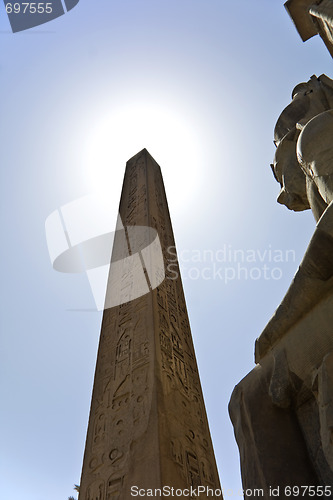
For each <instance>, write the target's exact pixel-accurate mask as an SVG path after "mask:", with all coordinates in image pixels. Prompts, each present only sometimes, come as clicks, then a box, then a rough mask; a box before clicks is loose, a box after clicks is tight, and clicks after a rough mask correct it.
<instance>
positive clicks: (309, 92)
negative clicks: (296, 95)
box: [304, 89, 313, 95]
mask: <svg viewBox="0 0 333 500" xmlns="http://www.w3.org/2000/svg"><path fill="white" fill-rule="evenodd" d="M311 92H313V90H312V89H311V90H307V91H306V92H304V95H308V94H311Z"/></svg>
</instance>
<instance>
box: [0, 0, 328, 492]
mask: <svg viewBox="0 0 333 500" xmlns="http://www.w3.org/2000/svg"><path fill="white" fill-rule="evenodd" d="M0 43H1V52H0V54H1V55H0V74H1V89H2V99H1V101H0V114H1V124H0V126H1V164H2V165H1V176H2V182H1V186H2V193H1V224H2V245H1V254H2V263H3V265H2V280H1V281H2V293H1V298H2V301H1V306H2V307H1V312H2V313H1V368H0V374H1V401H2V404H1V429H2V438H1V443H2V444H1V451H0V454H1V471H2V476H3V480H2V486H1V491H2V496H3V498H6V500H21V499H22V498H24V500H42V499H43V500H44V499H45V498H47V499H48V500H60V499H65V500H67V497H68V496H69V495H71V494H72V493H73V492H72V487H73V484H74V483H78V482H79V481H80V473H81V465H82V457H83V450H84V442H85V434H86V425H87V419H88V414H89V406H90V397H91V388H92V382H93V374H94V367H95V361H96V350H97V343H98V337H99V328H100V321H101V313H99V312H92V311H90V312H82V311H81V312H78V311H76V312H75V311H73V309H84V308H85V309H92V308H93V307H94V301H93V296H92V294H91V291H90V289H89V284H88V281H87V278H86V276H84V275H71V274H61V273H57V272H55V271H54V270H53V269H52V266H51V263H50V259H49V255H48V250H47V245H46V239H45V230H44V225H45V220H46V218H47V217H48V216H49V215H50V213H52V212H53V211H54V210H56V209H58V208H59V207H61V206H63V205H64V204H66V203H69V202H71V201H73V200H75V199H77V198H79V197H82V196H84V195H87V194H90V193H91V192H93V191H95V190H97V189H100V187H101V185H102V186H104V187H105V186H107V192H108V194H109V196H110V198H111V199H112V200H114V207H115V210H117V206H118V202H119V197H120V189H121V180H122V177H123V172H124V168H125V163H126V160H127V159H129V158H130V157H131V156H132V155H134V154H135V153H136V152H138V151H139V150H140V149H142V148H143V147H146V148H147V149H148V150H149V151H150V153H151V154H152V155H153V156H154V157H155V159H156V161H157V162H158V163H159V164H160V165H161V168H162V173H163V176H164V179H165V187H166V192H167V197H168V200H169V208H170V212H171V217H172V222H173V228H174V232H175V237H176V244H177V248H178V252H179V253H180V255H183V260H182V259H181V262H180V264H181V268H182V270H183V278H184V280H183V282H184V289H185V295H186V299H187V306H188V311H189V316H190V322H191V326H192V335H193V338H194V343H195V347H196V355H197V360H198V364H199V370H200V375H201V382H202V386H203V391H204V395H205V403H206V409H207V413H208V418H209V421H210V429H211V434H212V438H213V442H214V448H215V454H216V459H217V464H218V468H219V473H220V479H221V483H222V486H223V488H224V489H225V490H227V492H229V493H228V494H227V495H226V498H228V497H230V496H231V495H230V493H231V492H233V494H234V496H236V494H237V492H238V491H239V489H240V487H241V483H240V473H239V459H238V450H237V447H236V443H235V440H234V436H233V429H232V426H231V424H230V421H229V417H228V413H227V404H228V401H229V398H230V395H231V392H232V390H233V387H234V386H235V385H236V384H237V383H238V382H239V381H240V379H241V378H242V377H243V376H244V375H245V374H246V373H248V372H249V371H250V370H251V369H252V368H253V366H254V362H253V347H254V341H255V338H256V337H257V336H258V335H259V334H260V332H261V331H262V329H263V327H264V326H265V324H266V323H267V321H268V320H269V318H270V316H271V315H272V313H273V312H274V310H275V309H276V307H277V306H278V304H279V302H280V300H281V299H282V297H283V295H284V293H285V292H286V290H287V288H288V285H289V283H290V281H291V279H292V276H293V275H294V273H295V271H296V269H297V267H298V265H299V263H300V261H301V259H302V256H303V254H304V251H305V249H306V247H307V244H308V241H309V239H310V237H311V234H312V232H313V229H314V225H315V223H314V219H313V217H312V215H311V214H310V213H309V212H303V213H292V212H289V211H288V210H287V209H286V208H285V207H282V206H280V205H278V204H277V203H276V196H277V194H278V185H277V183H276V182H275V181H274V179H273V176H272V174H271V171H270V168H269V163H270V162H271V161H272V158H273V155H274V145H273V142H272V138H273V128H274V124H275V121H276V119H277V117H278V115H279V114H280V112H281V110H282V109H283V107H284V106H286V105H287V104H288V102H289V101H290V95H291V91H292V88H293V87H294V86H295V85H296V84H297V83H299V82H301V81H306V80H307V79H308V78H309V77H310V76H311V75H313V74H316V75H317V76H319V75H320V74H322V73H326V74H328V76H332V75H331V74H330V72H331V71H332V61H331V58H330V56H329V54H328V52H327V50H326V49H325V47H324V45H323V43H322V42H321V40H320V39H318V37H316V38H314V39H312V40H310V41H308V42H306V43H305V44H303V43H302V42H301V40H300V38H299V35H298V33H297V32H296V30H295V28H294V26H293V24H292V22H291V20H290V19H289V17H288V14H287V13H286V11H285V9H284V7H283V4H282V2H277V1H275V2H271V1H264V0H255V1H254V2H248V1H245V0H240V1H238V2H227V1H224V0H214V1H213V0H208V1H207V0H206V1H205V2H204V1H202V0H191V1H188V0H177V1H174V0H168V1H166V0H158V1H156V0H154V1H149V0H140V1H139V0H132V1H128V0H122V2H115V1H113V0H95V1H88V0H80V2H79V4H78V5H77V6H76V7H75V8H74V9H73V10H72V11H71V12H69V13H68V14H66V15H64V16H62V17H60V18H58V19H56V20H54V21H52V22H50V23H48V24H45V25H43V26H40V27H38V28H35V29H33V30H29V31H26V32H21V33H16V34H13V33H11V31H10V25H9V22H8V19H7V16H6V13H5V9H4V6H3V5H0ZM223 248H229V249H231V250H241V251H243V252H247V251H248V250H254V251H255V252H257V253H256V255H257V258H256V259H257V260H256V262H254V263H246V265H245V268H246V270H245V271H243V272H242V273H241V274H240V276H239V277H238V276H235V278H234V279H232V280H230V281H229V282H228V283H225V280H223V279H221V278H219V275H215V276H214V273H213V272H212V270H213V267H214V264H215V265H217V266H220V267H221V266H222V267H223V269H224V272H225V267H231V268H234V269H236V267H237V265H238V264H239V260H238V261H237V262H235V261H231V262H230V261H229V262H227V263H222V264H221V263H219V262H217V261H216V255H218V252H219V251H221V249H223ZM205 250H208V251H210V252H211V254H213V255H214V256H215V257H214V258H213V261H214V262H211V261H208V262H207V261H206V262H199V263H198V262H193V255H194V252H197V254H196V255H198V254H200V255H203V254H204V251H205ZM265 250H266V257H265V258H264V263H265V264H266V265H267V266H269V267H270V269H271V270H272V269H273V268H275V267H278V268H279V271H278V272H276V273H278V274H275V277H276V276H279V278H278V279H274V278H273V277H272V275H268V278H267V276H266V278H265V277H264V275H263V273H261V274H258V272H257V274H256V272H254V271H252V275H251V276H252V277H251V276H250V272H251V270H253V267H256V268H261V266H262V262H261V261H260V257H259V255H261V256H262V255H263V252H265ZM269 250H270V251H272V252H277V251H279V252H282V254H280V255H284V256H285V255H286V253H285V252H286V251H287V250H292V251H293V255H294V258H292V259H291V258H289V259H287V258H285V257H284V259H283V262H279V263H278V264H276V263H275V262H274V261H272V259H270V258H269V255H271V254H269ZM258 252H260V254H258ZM206 255H207V254H206ZM238 255H239V254H238ZM189 256H192V257H191V259H192V260H190V261H189ZM202 260H204V259H202ZM204 267H205V268H207V267H208V269H209V272H211V275H210V277H209V279H204V278H203V277H202V276H203V275H202V269H203V268H204ZM243 267H244V266H243ZM192 268H195V269H196V270H195V271H193V270H192V271H191V269H192ZM246 273H247V276H246ZM198 275H199V278H196V276H198ZM258 276H259V277H258Z"/></svg>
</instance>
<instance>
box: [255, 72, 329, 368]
mask: <svg viewBox="0 0 333 500" xmlns="http://www.w3.org/2000/svg"><path fill="white" fill-rule="evenodd" d="M292 97H293V100H292V102H291V104H289V105H288V106H287V107H286V108H285V109H284V110H283V112H282V113H281V115H280V117H279V119H278V121H277V123H276V126H275V131H274V143H275V145H276V147H277V149H276V153H275V158H274V162H273V164H272V165H271V167H272V170H273V174H274V177H275V179H276V180H277V181H278V182H279V183H280V186H281V190H280V193H279V195H278V199H277V201H278V202H279V203H281V204H283V205H285V206H286V207H287V208H289V209H290V210H294V211H301V210H307V209H309V208H311V210H312V213H313V215H314V217H315V220H316V221H317V227H316V230H315V232H314V235H313V238H312V240H311V242H310V244H309V247H308V249H307V252H306V254H305V256H304V259H303V261H302V263H301V265H300V268H299V270H298V272H297V274H296V276H295V278H294V281H293V283H292V285H291V287H290V289H289V291H288V293H287V295H286V297H285V298H284V300H283V302H282V303H281V305H280V307H279V308H278V309H277V311H276V313H275V315H274V316H273V318H272V320H271V321H270V322H269V323H268V325H267V327H266V328H265V330H264V331H263V333H262V334H261V336H260V338H259V339H258V340H257V343H256V360H258V359H259V358H260V356H262V355H263V354H264V353H265V352H266V351H267V348H269V347H271V346H272V345H273V344H274V343H275V342H276V341H277V340H278V338H279V337H281V336H283V335H284V333H285V332H286V331H287V330H288V328H290V327H291V326H292V324H294V323H296V322H297V321H298V320H299V319H300V318H301V317H302V316H303V315H304V314H306V313H307V312H308V310H309V308H311V307H313V306H314V305H315V304H316V303H317V302H318V300H319V299H320V297H322V296H323V295H324V294H325V293H326V292H327V289H328V288H329V289H330V288H331V286H332V283H331V281H330V279H331V278H332V277H333V203H332V201H333V80H331V79H330V78H328V77H327V76H326V75H321V76H320V77H319V78H317V77H316V76H312V77H311V79H310V80H309V81H308V82H306V83H300V84H299V85H297V86H296V87H295V89H294V90H293V93H292ZM276 329H278V333H277V331H276Z"/></svg>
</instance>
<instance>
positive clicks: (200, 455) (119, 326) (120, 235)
mask: <svg viewBox="0 0 333 500" xmlns="http://www.w3.org/2000/svg"><path fill="white" fill-rule="evenodd" d="M175 182H176V180H175ZM119 214H120V219H121V223H122V227H123V229H121V227H118V231H116V235H115V240H114V247H113V254H112V259H111V267H110V276H109V282H108V289H107V294H106V308H105V310H104V314H103V320H102V327H101V336H100V344H99V350H98V356H97V364H96V372H95V380H94V388H93V394H92V402H91V409H90V418H89V424H88V431H87V439H86V447H85V454H84V461H83V468H82V476H81V485H80V495H79V499H80V500H117V499H121V500H130V499H131V498H133V497H134V496H139V494H138V492H139V490H141V496H143V495H142V493H143V492H147V491H148V490H150V491H154V490H155V489H163V487H164V488H166V490H165V491H171V488H174V490H176V489H178V490H185V492H186V493H187V490H188V491H189V492H191V487H192V491H193V489H194V490H195V489H197V488H198V487H201V488H200V492H201V494H200V499H202V500H203V499H206V498H207V499H208V498H209V499H211V498H222V497H221V496H219V495H217V496H215V495H212V493H211V492H212V490H213V491H215V490H220V483H219V478H218V472H217V468H216V463H215V457H214V451H213V447H212V442H211V437H210V432H209V427H208V422H207V416H206V411H205V405H204V400H203V395H202V390H201V386H200V380H199V374H198V368H197V363H196V359H195V353H194V347H193V342H192V336H191V331H190V325H189V320H188V315H187V310H186V304H185V298H184V293H183V287H182V282H181V277H180V273H179V267H178V263H177V259H176V257H175V242H174V237H173V231H172V226H171V221H170V215H169V210H168V204H167V200H166V195H165V190H164V185H163V179H162V175H161V170H160V167H159V166H158V164H157V163H156V162H155V160H154V159H153V158H152V157H151V156H150V154H149V153H148V151H147V150H146V149H144V150H142V151H141V152H140V153H138V154H137V155H136V156H134V157H133V158H131V159H130V160H129V161H128V162H127V165H126V172H125V177H124V184H123V189H122V195H121V200H120V207H119ZM144 227H146V228H147V227H150V228H153V229H152V231H153V232H154V233H156V234H157V235H158V239H159V242H160V249H161V252H162V254H161V255H162V262H163V267H164V272H165V278H164V279H162V280H161V276H160V275H161V269H160V268H159V269H157V271H156V273H157V274H158V275H159V276H157V277H156V276H154V269H153V266H154V262H155V260H154V259H155V257H154V255H153V256H152V259H151V260H150V262H151V263H152V265H151V266H150V269H149V264H148V265H147V262H148V261H149V259H148V260H147V255H148V254H149V248H148V250H147V252H148V254H147V252H146V254H144V251H139V250H138V249H140V245H141V248H142V242H140V241H138V240H139V239H140V236H137V237H136V241H135V242H134V245H133V244H132V243H133V242H132V240H131V238H130V231H129V230H128V229H127V228H132V229H133V228H137V229H139V228H144ZM138 234H141V233H140V231H139V233H138ZM134 239H135V238H134ZM135 246H136V247H137V248H136V249H135V248H134V249H133V247H135ZM121 247H126V248H124V249H123V251H124V252H125V254H126V252H127V255H128V256H129V257H128V259H129V258H132V259H134V258H135V256H137V259H138V262H139V263H141V265H142V270H143V273H142V275H144V277H145V278H146V280H147V284H148V285H147V290H144V289H142V290H143V291H142V293H141V296H139V295H140V287H139V289H137V290H136V293H134V292H135V287H136V285H135V283H134V282H133V283H132V288H133V290H134V292H133V294H132V296H133V297H136V298H133V300H129V301H127V302H124V300H123V299H119V304H118V305H117V302H116V301H115V299H114V286H115V283H116V282H117V283H118V284H117V283H116V284H117V286H118V289H119V283H120V287H121V286H122V285H121V284H122V282H123V283H124V287H127V288H128V287H129V288H131V286H129V285H128V284H129V283H131V281H129V280H128V273H129V268H128V264H126V262H125V261H126V258H123V259H122V258H121V251H120V249H121ZM150 247H151V253H154V252H158V246H156V241H155V246H154V245H150ZM135 252H137V253H135ZM142 255H143V256H144V258H142ZM148 256H149V255H148ZM113 261H115V262H116V263H117V265H118V268H117V270H116V271H114V269H113V266H112V262H113ZM170 262H171V263H172V264H171V265H170ZM119 266H120V267H121V266H123V268H122V272H120V275H119ZM126 266H127V267H126ZM114 272H116V273H118V275H117V276H116V278H115V276H114V275H113V274H114ZM138 276H139V275H138ZM132 278H133V281H134V280H135V276H133V277H132ZM155 278H156V279H157V278H159V279H160V281H161V282H160V284H159V285H158V286H156V287H154V283H152V282H154V279H155ZM156 279H155V282H156ZM157 282H159V281H157ZM140 286H141V285H140ZM138 290H139V292H138ZM112 294H113V298H112V300H111V302H110V300H109V299H110V297H111V296H112ZM110 305H112V307H109V306H110ZM203 488H205V491H204V492H203ZM168 489H169V490H168ZM148 496H149V493H148ZM150 496H151V495H150ZM165 496H166V495H165ZM170 496H171V495H170ZM157 497H158V495H156V496H155V495H154V498H157ZM191 497H192V495H189V498H191ZM194 497H195V496H194Z"/></svg>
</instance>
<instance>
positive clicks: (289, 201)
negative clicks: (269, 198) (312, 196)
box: [277, 194, 309, 212]
mask: <svg viewBox="0 0 333 500" xmlns="http://www.w3.org/2000/svg"><path fill="white" fill-rule="evenodd" d="M277 201H278V203H280V205H284V206H285V207H287V208H288V209H289V210H292V211H293V212H303V211H304V210H307V209H308V208H309V205H308V204H307V203H305V202H304V200H303V199H302V197H301V196H298V195H296V194H293V195H285V196H284V197H283V199H281V197H279V198H278V199H277Z"/></svg>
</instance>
